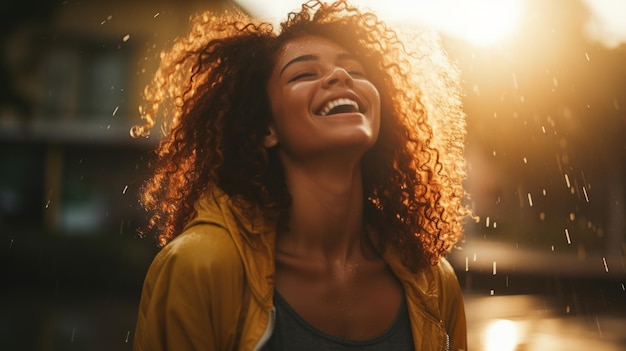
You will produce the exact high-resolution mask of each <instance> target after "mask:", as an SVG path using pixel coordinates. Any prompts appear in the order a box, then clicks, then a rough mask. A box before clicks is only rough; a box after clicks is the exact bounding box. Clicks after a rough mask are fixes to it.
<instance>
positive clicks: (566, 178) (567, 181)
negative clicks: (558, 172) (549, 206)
mask: <svg viewBox="0 0 626 351" xmlns="http://www.w3.org/2000/svg"><path fill="white" fill-rule="evenodd" d="M565 184H567V187H568V188H571V187H572V185H571V184H570V182H569V176H568V175H567V173H565Z"/></svg>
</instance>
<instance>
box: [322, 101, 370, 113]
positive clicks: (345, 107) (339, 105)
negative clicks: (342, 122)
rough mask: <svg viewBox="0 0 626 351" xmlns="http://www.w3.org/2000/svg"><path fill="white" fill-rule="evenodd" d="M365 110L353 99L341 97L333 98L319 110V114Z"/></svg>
mask: <svg viewBox="0 0 626 351" xmlns="http://www.w3.org/2000/svg"><path fill="white" fill-rule="evenodd" d="M353 112H363V111H362V108H361V107H360V106H359V103H358V102H357V101H355V100H353V99H348V98H340V99H336V100H331V101H329V102H327V103H326V105H324V106H322V108H321V109H320V110H319V111H318V112H317V115H319V116H330V115H336V114H339V113H353Z"/></svg>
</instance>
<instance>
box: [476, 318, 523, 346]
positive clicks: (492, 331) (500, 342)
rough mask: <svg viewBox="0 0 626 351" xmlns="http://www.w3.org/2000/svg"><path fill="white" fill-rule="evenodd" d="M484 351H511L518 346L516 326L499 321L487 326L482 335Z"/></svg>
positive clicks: (505, 321) (508, 322)
mask: <svg viewBox="0 0 626 351" xmlns="http://www.w3.org/2000/svg"><path fill="white" fill-rule="evenodd" d="M483 338H484V339H483V342H484V344H485V351H513V350H515V348H516V347H517V344H518V333H517V326H516V325H515V323H514V322H512V321H510V320H506V319H501V320H497V321H494V322H492V323H491V324H489V326H488V327H487V329H486V330H485V334H484V335H483Z"/></svg>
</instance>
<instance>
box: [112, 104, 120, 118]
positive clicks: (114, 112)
mask: <svg viewBox="0 0 626 351" xmlns="http://www.w3.org/2000/svg"><path fill="white" fill-rule="evenodd" d="M119 108H120V107H119V106H115V110H113V116H115V114H116V113H117V110H119Z"/></svg>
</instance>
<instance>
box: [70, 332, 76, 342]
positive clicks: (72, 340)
mask: <svg viewBox="0 0 626 351" xmlns="http://www.w3.org/2000/svg"><path fill="white" fill-rule="evenodd" d="M74 336H76V328H73V329H72V337H71V338H70V342H71V343H72V344H73V343H74Z"/></svg>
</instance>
